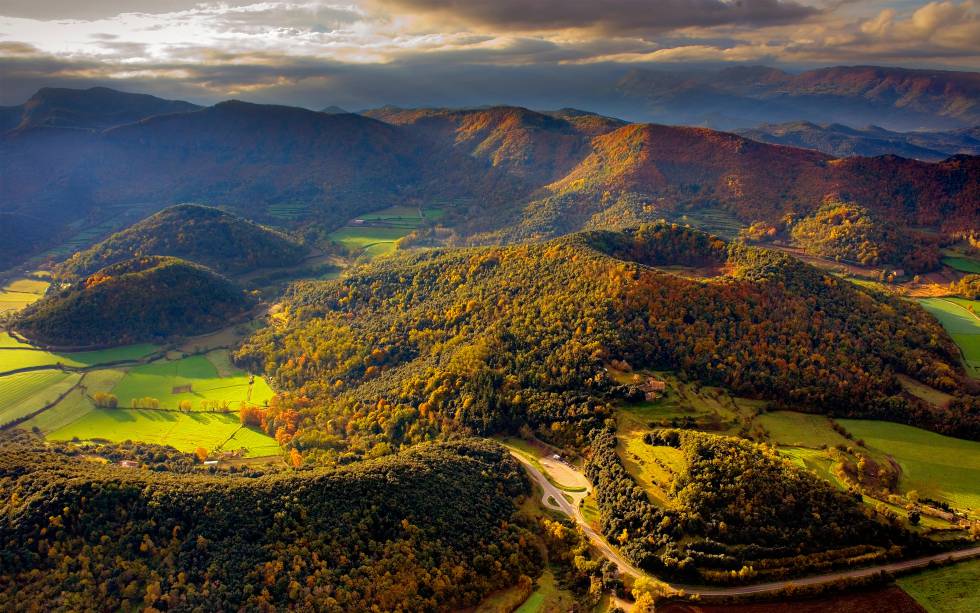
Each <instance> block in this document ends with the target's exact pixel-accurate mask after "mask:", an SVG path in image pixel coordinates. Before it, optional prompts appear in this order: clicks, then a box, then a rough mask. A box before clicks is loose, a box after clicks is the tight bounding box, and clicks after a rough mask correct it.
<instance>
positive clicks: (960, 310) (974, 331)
mask: <svg viewBox="0 0 980 613" xmlns="http://www.w3.org/2000/svg"><path fill="white" fill-rule="evenodd" d="M919 304H921V305H922V306H923V308H925V309H926V310H927V311H929V312H930V313H932V314H933V316H934V317H935V318H936V319H938V320H939V323H941V324H942V325H943V327H944V328H946V332H948V333H949V336H950V338H952V339H953V341H954V342H955V343H956V344H957V345H958V346H959V348H960V351H962V352H963V360H964V362H965V365H966V369H967V372H968V373H969V374H970V376H972V377H980V316H978V314H977V313H978V311H980V300H964V299H962V298H923V299H921V300H919Z"/></svg>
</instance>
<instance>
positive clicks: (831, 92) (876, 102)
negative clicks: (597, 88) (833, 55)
mask: <svg viewBox="0 0 980 613" xmlns="http://www.w3.org/2000/svg"><path fill="white" fill-rule="evenodd" d="M617 89H618V90H619V92H620V93H621V94H622V95H623V96H624V97H626V98H627V100H631V101H635V102H636V103H639V104H642V110H641V111H640V112H641V113H643V114H644V117H645V119H646V120H647V121H655V122H663V123H680V124H691V125H706V126H711V127H714V128H719V129H733V128H750V127H753V126H756V125H759V124H761V123H780V122H787V121H798V120H801V119H805V120H808V121H811V122H814V123H835V122H836V123H844V124H848V125H857V126H865V125H871V124H874V125H880V126H883V127H885V128H887V129H889V130H921V129H932V130H947V129H954V128H960V127H970V126H975V125H980V73H977V72H954V71H941V70H912V69H907V68H890V67H881V66H835V67H831V68H820V69H816V70H808V71H806V72H802V73H799V74H791V73H788V72H784V71H782V70H779V69H776V68H769V67H765V66H739V67H733V68H727V69H723V70H718V71H685V72H680V71H669V70H646V69H636V70H633V71H631V72H630V73H628V74H627V75H626V76H625V77H623V78H622V79H621V80H620V81H619V83H618V84H617Z"/></svg>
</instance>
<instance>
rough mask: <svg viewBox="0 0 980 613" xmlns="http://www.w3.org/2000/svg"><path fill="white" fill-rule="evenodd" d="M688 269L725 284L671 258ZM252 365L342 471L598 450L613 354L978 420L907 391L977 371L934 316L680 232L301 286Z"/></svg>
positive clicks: (714, 380)
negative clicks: (407, 457)
mask: <svg viewBox="0 0 980 613" xmlns="http://www.w3.org/2000/svg"><path fill="white" fill-rule="evenodd" d="M719 261H720V262H723V264H719ZM673 262H679V263H682V264H685V263H686V264H698V265H702V264H709V265H712V266H714V267H715V270H716V273H715V276H711V277H707V278H705V277H699V276H697V275H695V276H693V277H692V276H687V275H682V274H673V273H672V272H668V271H666V270H661V269H658V268H657V267H656V266H657V265H661V264H668V263H673ZM648 264H649V265H648ZM237 359H238V361H239V362H240V363H241V364H242V365H247V367H248V368H250V369H252V370H253V371H255V372H263V373H264V374H266V375H267V376H269V377H271V378H272V379H273V380H274V381H275V383H276V385H277V386H278V389H280V390H282V391H283V393H282V394H281V395H280V397H279V398H277V399H276V401H275V402H274V403H273V406H272V407H271V409H270V410H269V412H267V414H266V415H264V417H263V420H264V422H263V423H264V424H265V426H266V428H267V430H268V431H269V432H270V433H272V434H278V430H279V429H283V434H284V437H285V440H287V441H291V442H292V444H293V445H294V446H296V447H298V448H300V449H302V450H304V451H309V452H312V453H314V454H317V455H319V456H320V457H321V458H322V459H324V460H326V461H335V460H336V459H337V458H338V457H340V456H341V455H343V454H345V453H348V452H353V453H355V454H357V455H370V454H372V453H382V452H383V451H384V449H385V448H386V447H385V446H387V445H391V446H393V447H394V448H397V447H398V446H400V445H403V444H412V443H415V442H419V441H423V440H429V439H432V438H437V437H439V436H442V435H446V434H449V433H452V432H458V431H461V430H462V431H468V432H475V433H493V432H500V431H516V429H518V428H519V427H521V426H523V425H527V426H529V427H531V428H532V429H535V430H536V431H537V432H538V434H539V435H540V436H542V437H543V438H546V439H549V440H552V441H554V442H559V443H569V444H573V445H576V446H584V445H585V444H586V443H587V438H586V435H587V433H588V431H589V430H590V429H592V428H594V427H597V426H599V425H600V424H601V423H602V419H603V418H604V417H605V416H606V415H608V413H609V410H610V408H611V403H612V402H613V401H614V399H615V397H616V396H615V387H616V386H615V384H614V383H613V382H611V381H610V380H609V378H608V377H607V376H606V373H605V366H606V365H607V364H608V363H609V361H610V360H613V359H620V360H624V359H625V360H627V361H628V362H629V363H630V364H634V365H637V366H642V367H655V368H660V369H673V370H677V371H680V372H681V373H682V374H684V375H685V376H688V377H691V378H695V379H699V380H702V381H705V382H708V383H711V384H717V385H724V386H727V387H728V388H730V389H732V390H733V391H735V392H736V393H739V394H743V395H749V396H754V397H761V398H766V399H769V400H771V401H773V402H774V403H776V404H777V405H787V406H793V407H794V408H797V409H805V410H809V411H815V412H823V413H834V414H841V415H851V416H857V415H860V416H865V417H878V418H887V419H893V420H897V421H903V422H912V423H916V424H918V425H921V426H924V427H928V428H933V429H936V430H940V431H944V432H954V433H958V434H960V435H961V436H976V435H977V433H978V430H977V423H978V422H980V416H973V417H972V418H970V417H969V416H956V419H952V418H950V417H949V416H948V415H947V414H945V413H943V412H942V411H939V410H934V409H931V408H930V407H928V406H926V405H924V404H923V403H921V401H918V400H917V399H916V398H914V397H910V396H908V395H907V394H905V393H904V392H903V390H902V388H901V386H900V385H899V383H898V381H897V379H896V374H898V373H902V374H906V375H908V376H911V377H914V378H916V379H918V380H921V381H923V382H925V383H928V384H930V385H933V386H935V387H937V388H940V389H945V390H950V391H952V390H953V389H955V388H956V387H957V385H958V381H959V380H960V378H961V377H963V376H964V374H963V371H962V366H960V364H959V362H958V359H957V352H956V348H955V346H954V345H953V343H952V342H951V341H950V339H949V337H948V336H947V335H946V333H945V332H944V331H943V330H942V328H941V327H940V326H939V324H938V323H936V322H935V320H934V319H932V317H931V316H929V315H928V314H927V313H926V312H925V311H924V310H922V309H921V308H920V307H918V306H916V305H913V304H908V303H905V302H902V301H900V300H897V299H894V298H891V297H888V296H885V295H883V294H880V293H877V292H874V291H871V290H866V289H863V288H860V287H857V286H854V285H852V284H850V283H848V282H846V281H843V280H840V279H837V278H835V277H833V276H831V275H829V274H826V273H823V272H821V271H819V270H817V269H815V268H813V267H811V266H808V265H806V264H803V263H801V262H799V261H798V260H796V259H794V258H792V257H790V256H788V255H785V254H781V253H778V252H772V251H766V250H761V249H754V248H747V247H744V246H741V245H738V244H732V245H727V246H726V245H725V243H724V242H723V241H721V240H720V239H718V238H715V237H709V236H707V235H705V234H704V233H701V232H698V231H696V230H692V229H689V228H684V227H680V226H676V225H670V224H664V223H661V224H653V225H648V226H643V227H641V228H639V229H637V230H631V231H624V232H610V231H598V232H592V233H583V234H578V235H573V236H569V237H564V238H559V239H556V240H553V241H551V242H547V243H535V244H523V245H515V246H508V247H485V248H474V249H458V250H453V251H443V250H432V251H426V252H421V253H410V254H403V255H400V256H398V257H393V258H386V259H383V260H380V261H377V262H376V263H374V264H371V265H368V266H365V267H362V268H359V269H357V270H355V271H353V272H352V273H351V274H349V275H348V276H346V277H345V278H343V279H340V280H335V281H328V282H304V283H299V284H296V285H294V286H293V287H292V289H291V290H290V292H289V293H288V295H287V297H286V299H285V301H284V306H283V309H282V311H281V312H280V313H279V314H277V316H276V318H275V321H274V322H273V325H270V326H269V327H267V328H265V329H263V330H261V331H259V332H257V333H256V334H255V335H253V336H252V337H251V338H250V339H248V340H247V341H246V342H245V344H244V345H243V347H242V348H241V350H240V351H239V352H238V354H237Z"/></svg>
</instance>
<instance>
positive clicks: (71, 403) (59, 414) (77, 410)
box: [24, 369, 126, 434]
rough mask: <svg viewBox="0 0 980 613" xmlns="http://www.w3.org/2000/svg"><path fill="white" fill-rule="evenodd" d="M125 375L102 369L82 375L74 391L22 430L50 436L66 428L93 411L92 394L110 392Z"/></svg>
mask: <svg viewBox="0 0 980 613" xmlns="http://www.w3.org/2000/svg"><path fill="white" fill-rule="evenodd" d="M125 375H126V371H125V370H123V369H102V370H93V371H89V372H86V373H85V374H83V375H82V379H81V382H80V384H79V386H78V388H76V389H75V391H73V392H72V393H71V394H69V395H68V396H66V397H65V398H64V399H63V400H62V401H61V402H59V403H58V404H56V405H54V406H53V407H51V408H49V409H48V410H47V411H44V412H43V413H41V414H40V415H36V416H35V417H33V418H31V419H30V420H28V421H26V422H24V428H27V429H31V428H38V429H39V430H41V432H42V433H44V434H50V433H51V432H54V431H55V430H58V429H59V428H63V427H65V426H67V425H68V424H70V423H72V422H73V421H75V420H76V419H79V418H81V417H83V416H84V415H85V414H87V413H88V412H89V411H92V410H94V409H95V405H94V404H92V399H91V396H92V394H94V393H96V392H108V391H110V390H112V388H113V387H114V386H115V385H116V383H118V382H119V380H120V379H122V378H123V377H124V376H125Z"/></svg>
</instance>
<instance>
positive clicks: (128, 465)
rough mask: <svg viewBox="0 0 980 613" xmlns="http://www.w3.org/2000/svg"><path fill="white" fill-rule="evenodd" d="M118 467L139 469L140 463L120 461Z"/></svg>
mask: <svg viewBox="0 0 980 613" xmlns="http://www.w3.org/2000/svg"><path fill="white" fill-rule="evenodd" d="M119 465H120V466H122V467H123V468H139V466H140V463H139V462H134V461H133V460H120V461H119Z"/></svg>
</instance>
